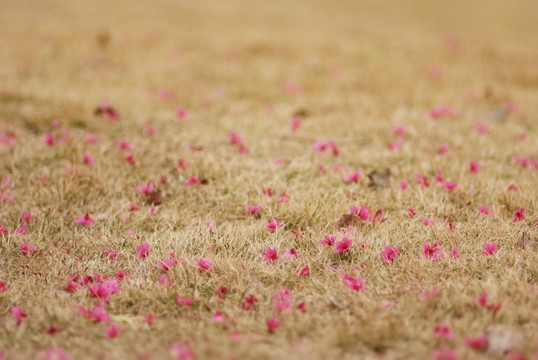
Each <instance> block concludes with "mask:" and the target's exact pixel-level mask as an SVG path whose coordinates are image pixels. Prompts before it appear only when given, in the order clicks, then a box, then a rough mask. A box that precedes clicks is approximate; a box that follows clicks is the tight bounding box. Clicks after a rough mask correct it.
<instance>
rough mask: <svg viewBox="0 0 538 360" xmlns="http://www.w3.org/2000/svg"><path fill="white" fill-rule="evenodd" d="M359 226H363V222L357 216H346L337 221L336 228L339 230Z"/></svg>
mask: <svg viewBox="0 0 538 360" xmlns="http://www.w3.org/2000/svg"><path fill="white" fill-rule="evenodd" d="M359 225H362V221H361V218H360V217H359V216H358V215H357V214H344V215H342V216H341V217H340V219H338V220H337V221H336V227H337V228H338V229H341V228H347V227H348V226H359Z"/></svg>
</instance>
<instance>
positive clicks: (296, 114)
mask: <svg viewBox="0 0 538 360" xmlns="http://www.w3.org/2000/svg"><path fill="white" fill-rule="evenodd" d="M309 115H310V112H309V111H308V110H306V109H305V108H299V109H296V110H295V111H294V112H293V115H292V116H293V117H301V118H305V117H307V116H309Z"/></svg>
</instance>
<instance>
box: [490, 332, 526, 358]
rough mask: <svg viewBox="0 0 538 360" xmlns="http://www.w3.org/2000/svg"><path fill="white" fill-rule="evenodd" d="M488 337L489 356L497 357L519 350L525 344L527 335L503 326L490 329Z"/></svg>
mask: <svg viewBox="0 0 538 360" xmlns="http://www.w3.org/2000/svg"><path fill="white" fill-rule="evenodd" d="M486 335H487V337H488V350H487V351H488V354H491V355H496V356H498V355H504V354H506V353H508V352H509V351H514V350H519V349H520V348H521V347H522V346H523V343H524V342H525V334H524V333H523V332H522V331H517V330H512V329H508V328H506V327H504V326H502V325H496V326H493V327H491V328H489V329H488V331H487V333H486Z"/></svg>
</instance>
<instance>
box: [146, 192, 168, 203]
mask: <svg viewBox="0 0 538 360" xmlns="http://www.w3.org/2000/svg"><path fill="white" fill-rule="evenodd" d="M165 200H166V198H165V196H164V193H163V192H162V191H161V190H159V189H155V190H153V191H152V192H150V193H149V194H148V195H147V196H146V201H147V202H148V204H150V205H161V204H162V203H163V202H164V201H165Z"/></svg>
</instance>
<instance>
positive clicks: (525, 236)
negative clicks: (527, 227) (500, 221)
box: [517, 231, 534, 249]
mask: <svg viewBox="0 0 538 360" xmlns="http://www.w3.org/2000/svg"><path fill="white" fill-rule="evenodd" d="M517 245H518V247H520V248H521V249H532V247H533V245H534V241H533V239H531V236H530V235H529V233H527V232H525V231H523V233H522V234H521V239H519V242H518V243H517Z"/></svg>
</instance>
